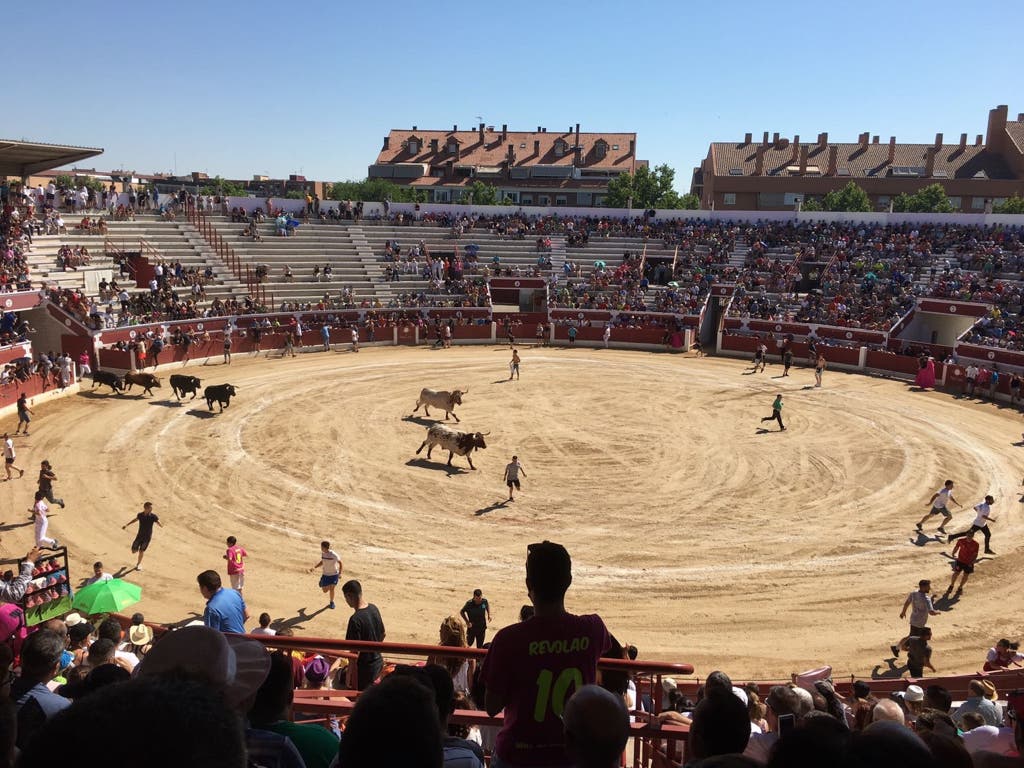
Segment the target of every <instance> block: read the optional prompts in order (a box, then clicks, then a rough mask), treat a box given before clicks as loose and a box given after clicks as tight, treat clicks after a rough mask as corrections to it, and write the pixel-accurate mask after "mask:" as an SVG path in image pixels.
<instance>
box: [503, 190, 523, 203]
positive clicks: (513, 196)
mask: <svg viewBox="0 0 1024 768" xmlns="http://www.w3.org/2000/svg"><path fill="white" fill-rule="evenodd" d="M498 200H499V201H501V202H512V203H518V202H519V192H517V191H516V190H514V189H509V190H505V191H502V192H499V193H498Z"/></svg>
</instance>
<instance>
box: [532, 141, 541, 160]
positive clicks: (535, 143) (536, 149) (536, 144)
mask: <svg viewBox="0 0 1024 768" xmlns="http://www.w3.org/2000/svg"><path fill="white" fill-rule="evenodd" d="M533 154H534V155H536V156H537V157H540V139H534V140H533Z"/></svg>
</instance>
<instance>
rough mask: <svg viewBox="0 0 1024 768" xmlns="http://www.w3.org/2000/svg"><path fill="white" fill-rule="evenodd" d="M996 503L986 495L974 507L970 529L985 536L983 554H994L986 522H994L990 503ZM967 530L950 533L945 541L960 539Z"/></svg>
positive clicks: (990, 534) (990, 533)
mask: <svg viewBox="0 0 1024 768" xmlns="http://www.w3.org/2000/svg"><path fill="white" fill-rule="evenodd" d="M995 503H996V500H995V499H994V498H992V497H991V496H986V497H985V500H984V501H983V502H981V503H980V504H976V505H975V507H974V512H975V517H974V522H973V523H971V528H970V530H971V531H975V532H977V531H981V532H982V534H983V535H984V536H985V554H986V555H994V554H995V552H993V551H992V548H991V546H990V544H991V542H992V531H990V530H989V527H988V524H989V523H990V522H991V523H994V522H995V521H996V518H994V517H992V515H991V513H992V505H993V504H995ZM967 533H968V531H961V532H960V533H951V534H949V536H948V537H947V539H946V541H947V543H948V542H950V541H953V539H960V538H963V537H964V536H966V535H967Z"/></svg>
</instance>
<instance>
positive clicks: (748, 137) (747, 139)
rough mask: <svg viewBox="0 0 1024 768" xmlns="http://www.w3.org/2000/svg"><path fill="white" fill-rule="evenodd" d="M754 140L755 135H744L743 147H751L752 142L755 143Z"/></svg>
mask: <svg viewBox="0 0 1024 768" xmlns="http://www.w3.org/2000/svg"><path fill="white" fill-rule="evenodd" d="M753 139H754V134H752V133H744V134H743V146H745V147H749V146H750V142H751V141H753Z"/></svg>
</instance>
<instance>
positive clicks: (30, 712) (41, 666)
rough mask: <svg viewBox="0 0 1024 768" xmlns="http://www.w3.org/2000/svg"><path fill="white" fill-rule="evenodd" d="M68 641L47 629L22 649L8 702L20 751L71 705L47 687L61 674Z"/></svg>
mask: <svg viewBox="0 0 1024 768" xmlns="http://www.w3.org/2000/svg"><path fill="white" fill-rule="evenodd" d="M66 645H67V641H66V639H65V638H64V637H62V636H61V635H59V634H57V633H56V632H54V631H53V630H50V629H41V630H39V631H38V632H33V633H32V634H31V635H29V636H28V639H26V640H25V644H24V645H23V646H22V648H21V676H20V677H19V678H18V679H17V680H15V681H14V683H13V684H12V685H11V700H12V701H13V702H14V706H15V708H16V709H17V712H18V740H17V744H18V747H19V749H24V748H25V746H26V745H27V744H28V743H29V742H30V741H31V740H32V737H33V736H35V734H36V732H37V731H38V730H39V729H40V728H42V727H43V725H44V724H45V722H46V721H47V720H49V719H50V718H51V717H53V716H55V715H57V714H58V713H60V712H62V711H64V710H65V709H67V708H68V707H69V706H71V702H70V701H69V700H68V699H65V698H64V697H63V696H58V695H57V694H56V693H53V692H52V691H51V690H50V689H49V688H47V687H46V684H47V683H48V682H50V681H51V680H53V678H54V677H56V676H57V673H58V672H59V671H60V659H61V655H62V654H63V653H64V648H65V647H66Z"/></svg>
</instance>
